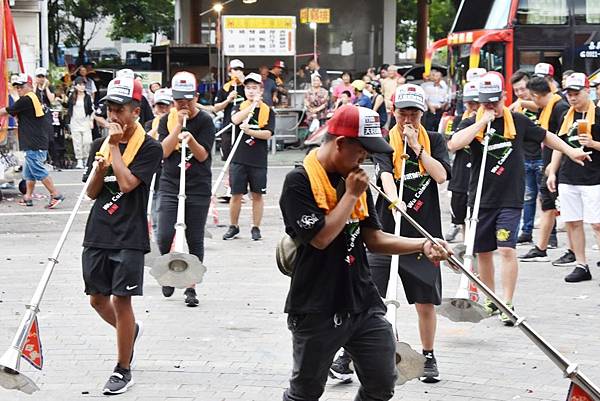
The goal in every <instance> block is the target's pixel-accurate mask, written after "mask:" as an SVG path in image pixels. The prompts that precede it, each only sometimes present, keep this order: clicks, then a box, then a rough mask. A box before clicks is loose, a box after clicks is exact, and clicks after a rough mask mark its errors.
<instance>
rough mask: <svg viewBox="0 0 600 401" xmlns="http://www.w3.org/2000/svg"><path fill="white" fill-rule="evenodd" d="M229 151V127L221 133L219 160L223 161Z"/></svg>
mask: <svg viewBox="0 0 600 401" xmlns="http://www.w3.org/2000/svg"><path fill="white" fill-rule="evenodd" d="M230 152H231V128H230V129H228V130H227V131H225V132H223V133H222V134H221V160H223V161H225V160H227V158H228V157H229V153H230Z"/></svg>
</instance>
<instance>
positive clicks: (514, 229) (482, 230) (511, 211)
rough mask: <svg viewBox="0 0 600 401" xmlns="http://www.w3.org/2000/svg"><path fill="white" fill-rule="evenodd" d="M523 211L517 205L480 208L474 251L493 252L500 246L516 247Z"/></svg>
mask: <svg viewBox="0 0 600 401" xmlns="http://www.w3.org/2000/svg"><path fill="white" fill-rule="evenodd" d="M521 212H522V209H519V208H516V207H503V208H499V209H479V221H478V222H477V230H476V231H475V246H474V252H475V253H480V252H492V251H495V250H496V249H498V248H500V247H502V248H513V249H514V248H515V247H516V246H517V233H518V230H519V223H520V222H521Z"/></svg>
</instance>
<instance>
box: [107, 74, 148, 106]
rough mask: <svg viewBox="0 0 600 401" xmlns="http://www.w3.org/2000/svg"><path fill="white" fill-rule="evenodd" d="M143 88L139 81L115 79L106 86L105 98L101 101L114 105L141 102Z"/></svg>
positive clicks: (123, 78)
mask: <svg viewBox="0 0 600 401" xmlns="http://www.w3.org/2000/svg"><path fill="white" fill-rule="evenodd" d="M143 91H144V88H143V87H142V84H141V82H140V81H137V80H136V79H134V78H132V77H116V78H115V79H113V80H112V81H110V83H109V84H108V89H107V90H106V96H105V97H104V98H103V99H102V100H104V101H107V102H112V103H116V104H127V103H130V102H131V101H133V100H137V101H140V100H142V96H143Z"/></svg>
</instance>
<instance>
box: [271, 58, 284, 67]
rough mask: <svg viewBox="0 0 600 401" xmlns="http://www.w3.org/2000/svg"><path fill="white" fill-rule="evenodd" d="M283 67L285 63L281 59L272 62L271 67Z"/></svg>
mask: <svg viewBox="0 0 600 401" xmlns="http://www.w3.org/2000/svg"><path fill="white" fill-rule="evenodd" d="M276 67H279V68H285V63H284V62H283V60H277V61H275V62H274V63H273V68H276Z"/></svg>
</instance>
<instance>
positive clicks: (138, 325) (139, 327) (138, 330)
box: [129, 321, 144, 370]
mask: <svg viewBox="0 0 600 401" xmlns="http://www.w3.org/2000/svg"><path fill="white" fill-rule="evenodd" d="M142 334H144V325H143V324H142V322H137V321H136V322H135V334H134V336H133V348H132V349H131V358H129V369H130V370H131V369H133V368H134V367H135V363H136V357H135V346H136V345H138V344H139V340H140V338H141V337H142Z"/></svg>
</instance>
